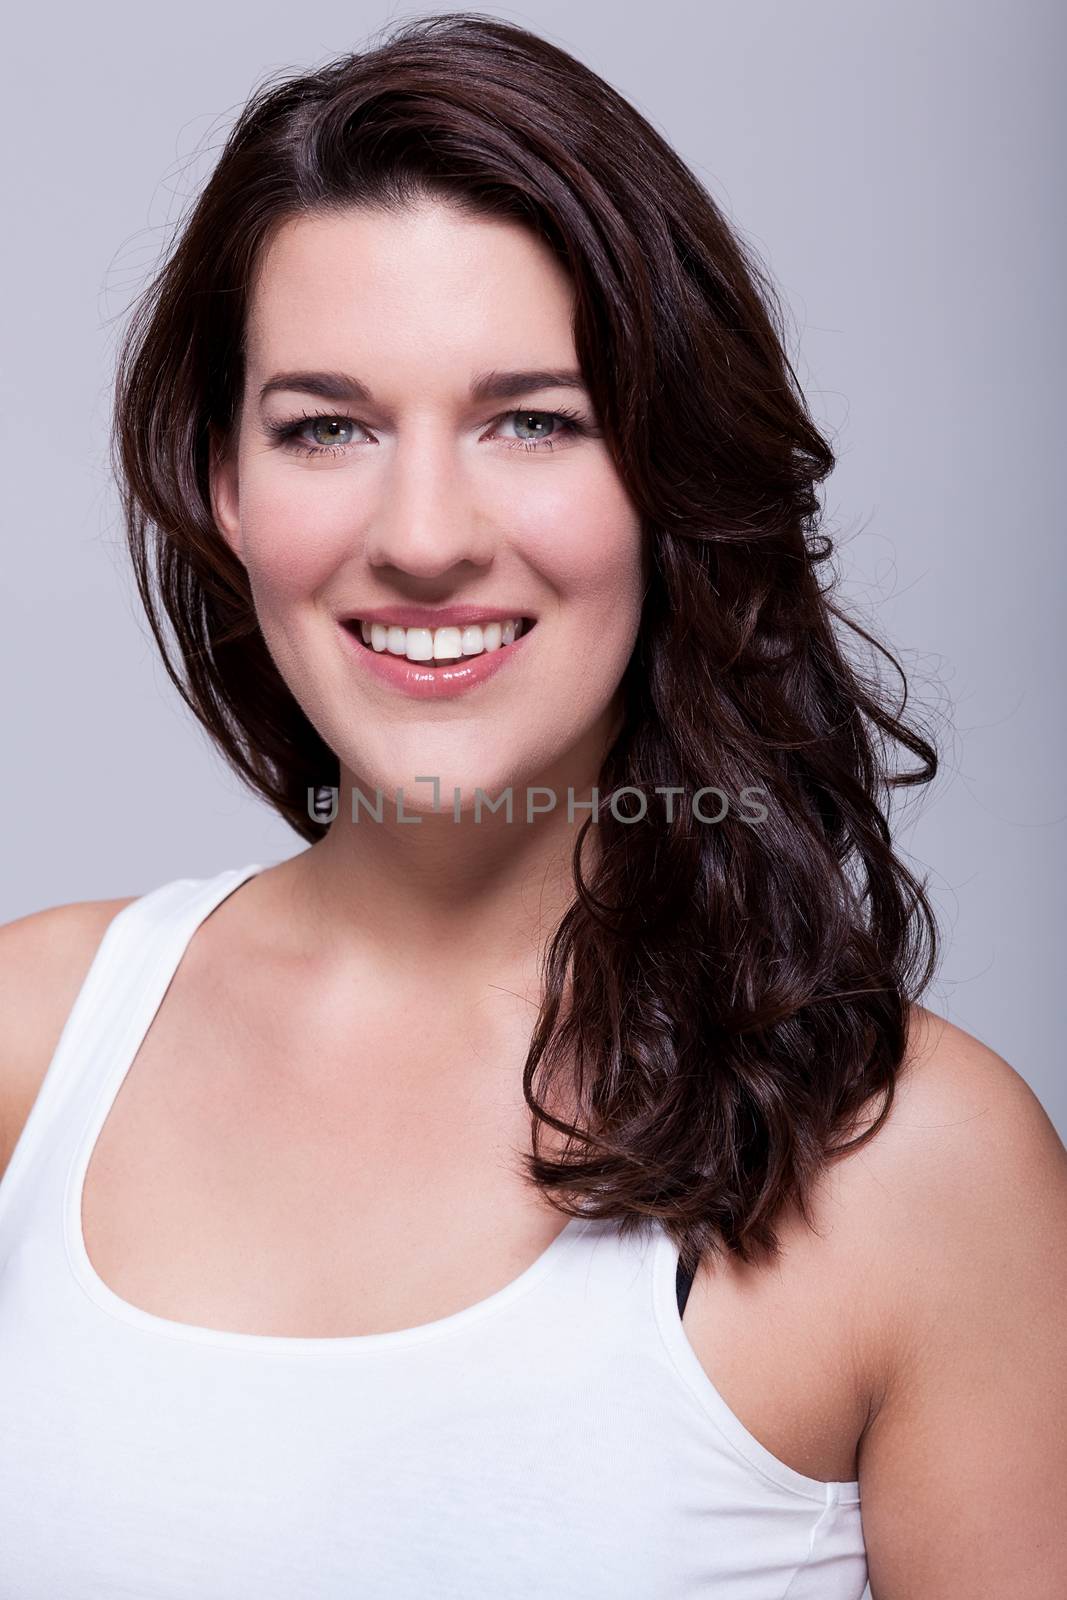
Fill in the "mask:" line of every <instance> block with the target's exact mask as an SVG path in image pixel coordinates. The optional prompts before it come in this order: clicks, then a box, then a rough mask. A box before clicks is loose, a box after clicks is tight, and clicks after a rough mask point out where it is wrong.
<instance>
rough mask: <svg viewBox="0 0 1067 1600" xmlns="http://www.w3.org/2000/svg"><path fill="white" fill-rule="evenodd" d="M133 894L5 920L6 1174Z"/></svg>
mask: <svg viewBox="0 0 1067 1600" xmlns="http://www.w3.org/2000/svg"><path fill="white" fill-rule="evenodd" d="M129 898H132V896H131V897H129ZM129 898H127V899H120V900H87V901H77V902H74V903H72V904H70V905H62V906H50V907H49V908H48V909H47V910H44V911H33V912H31V913H30V914H29V915H28V916H24V917H18V918H16V919H15V921H13V922H6V923H4V924H3V925H2V926H0V1178H2V1177H3V1174H4V1172H5V1171H6V1169H7V1165H8V1163H9V1161H10V1159H11V1156H12V1154H13V1152H14V1149H15V1146H16V1144H17V1143H18V1140H19V1137H20V1135H21V1133H22V1129H23V1127H24V1126H25V1124H26V1119H27V1117H28V1116H29V1114H30V1110H31V1108H32V1106H33V1102H34V1100H35V1099H36V1098H37V1093H38V1090H39V1089H40V1087H41V1082H42V1080H43V1078H44V1075H45V1072H46V1071H47V1070H48V1064H49V1062H50V1061H51V1059H52V1056H53V1055H54V1053H55V1048H56V1045H57V1044H58V1042H59V1036H60V1034H61V1033H62V1031H63V1026H64V1023H65V1022H66V1020H67V1017H68V1015H69V1013H70V1009H71V1007H72V1006H73V1004H74V1001H75V999H76V998H77V994H78V990H79V989H80V988H81V986H82V983H83V982H84V980H85V976H86V973H87V972H88V970H89V967H90V966H91V964H92V960H93V957H94V955H95V954H96V951H97V949H98V948H99V945H100V941H101V939H102V938H103V936H104V933H105V931H106V929H107V926H108V923H109V922H110V921H111V920H112V918H113V917H114V916H116V915H117V913H118V912H119V911H121V909H122V907H123V906H125V905H128V904H129Z"/></svg>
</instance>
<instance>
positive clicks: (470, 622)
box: [341, 605, 532, 629]
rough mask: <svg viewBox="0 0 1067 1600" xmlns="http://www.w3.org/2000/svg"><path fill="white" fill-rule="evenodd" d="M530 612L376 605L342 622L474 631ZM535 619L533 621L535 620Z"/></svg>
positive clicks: (349, 614) (499, 608)
mask: <svg viewBox="0 0 1067 1600" xmlns="http://www.w3.org/2000/svg"><path fill="white" fill-rule="evenodd" d="M529 616H530V612H528V611H523V609H522V608H521V606H520V607H515V606H510V607H506V606H476V605H468V606H437V607H430V606H400V605H397V606H372V607H368V608H367V609H366V610H363V611H346V612H345V613H344V614H343V616H342V617H341V621H342V622H357V621H358V622H381V623H385V624H389V623H393V624H394V625H395V626H396V627H398V628H430V629H433V628H470V627H475V626H477V625H478V624H479V623H482V622H509V621H517V620H518V619H519V618H521V617H529ZM531 620H532V619H531Z"/></svg>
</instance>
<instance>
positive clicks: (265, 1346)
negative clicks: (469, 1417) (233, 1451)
mask: <svg viewBox="0 0 1067 1600" xmlns="http://www.w3.org/2000/svg"><path fill="white" fill-rule="evenodd" d="M263 870H264V866H263V864H261V863H259V862H252V863H250V864H249V865H248V866H245V867H234V868H229V869H227V870H226V871H224V872H220V873H219V874H218V875H217V876H216V877H214V878H209V879H189V878H184V879H179V880H177V884H176V885H174V886H173V887H176V886H177V885H178V884H180V885H190V884H191V885H195V886H196V887H197V888H198V889H199V890H200V891H201V892H200V893H198V894H196V895H195V896H194V898H193V900H192V907H193V911H194V914H193V915H192V916H191V917H190V916H189V915H188V911H187V910H186V909H184V908H183V911H182V912H181V913H179V918H180V920H179V923H178V929H177V930H175V931H174V932H173V935H172V937H171V938H170V939H167V940H165V941H164V948H163V951H162V953H161V954H160V956H159V958H158V959H157V960H156V962H155V963H154V965H153V966H152V968H151V970H150V972H148V973H146V974H145V975H144V980H143V984H142V990H143V993H144V995H145V998H144V999H143V1001H142V1002H141V1003H139V1004H138V1005H137V1006H136V1007H135V1008H134V1011H133V1014H132V1015H131V1016H130V1018H129V1022H128V1025H127V1027H126V1029H125V1030H124V1032H123V1034H122V1038H121V1042H120V1046H119V1048H117V1049H116V1050H115V1055H114V1061H113V1062H112V1064H111V1066H110V1068H109V1070H108V1071H107V1073H106V1076H105V1078H104V1081H103V1083H102V1085H101V1087H100V1091H99V1093H98V1094H97V1095H96V1097H95V1099H94V1100H93V1104H92V1108H91V1110H90V1112H89V1115H88V1117H87V1118H86V1121H85V1123H84V1125H83V1127H82V1131H81V1134H80V1135H79V1138H78V1140H77V1143H76V1146H75V1152H74V1156H73V1159H72V1161H71V1163H70V1166H69V1168H68V1171H67V1181H66V1192H65V1199H64V1205H63V1244H64V1249H65V1253H66V1257H67V1263H68V1266H69V1268H70V1271H71V1273H72V1275H73V1277H74V1280H75V1282H76V1283H77V1284H78V1286H79V1288H80V1289H81V1290H82V1291H83V1292H84V1293H85V1295H87V1297H88V1298H89V1299H90V1300H91V1301H92V1302H93V1304H94V1305H96V1306H97V1307H98V1308H99V1309H100V1310H102V1311H105V1312H107V1313H108V1314H109V1315H111V1316H112V1317H115V1318H117V1319H119V1320H120V1321H122V1322H125V1323H127V1324H128V1325H130V1326H132V1327H135V1328H139V1329H141V1330H142V1331H143V1332H145V1333H149V1334H155V1335H157V1336H160V1337H163V1338H168V1339H177V1340H181V1341H183V1342H185V1343H190V1344H200V1345H210V1346H213V1347H215V1348H218V1349H231V1350H234V1351H240V1350H246V1351H252V1350H255V1351H259V1352H261V1353H263V1354H266V1355H270V1354H273V1355H295V1356H301V1357H308V1356H337V1355H341V1356H344V1357H345V1358H346V1359H349V1360H350V1359H351V1358H352V1357H353V1356H359V1355H361V1354H364V1355H372V1354H378V1353H386V1352H388V1351H390V1350H406V1349H409V1348H411V1347H412V1346H414V1345H419V1344H427V1343H432V1342H433V1341H435V1340H437V1339H442V1338H446V1337H448V1336H450V1335H452V1334H455V1333H461V1332H463V1331H465V1330H466V1329H468V1328H472V1327H474V1326H475V1325H476V1324H478V1323H480V1322H481V1321H483V1320H484V1319H485V1318H487V1317H490V1316H493V1315H495V1314H496V1313H498V1312H500V1311H503V1310H506V1309H507V1307H508V1306H510V1305H512V1304H513V1302H514V1301H516V1300H518V1299H519V1298H520V1297H521V1296H522V1295H524V1294H526V1293H528V1291H529V1290H531V1289H533V1288H534V1287H535V1286H536V1285H537V1284H538V1283H540V1282H541V1280H542V1279H543V1278H544V1277H545V1276H546V1275H547V1274H548V1273H549V1272H550V1271H551V1270H552V1269H553V1268H554V1267H555V1266H556V1264H557V1263H558V1262H559V1261H560V1259H561V1258H562V1257H563V1256H565V1254H566V1252H567V1250H568V1249H569V1248H570V1247H571V1246H572V1244H573V1242H574V1241H575V1240H576V1239H577V1238H578V1237H579V1235H580V1234H582V1233H583V1232H584V1231H585V1230H586V1229H587V1228H588V1227H589V1225H590V1221H591V1219H590V1218H588V1217H571V1218H569V1219H568V1221H567V1223H566V1224H565V1226H564V1227H563V1228H562V1229H561V1230H560V1231H559V1233H557V1234H556V1236H555V1238H554V1239H552V1240H551V1242H550V1243H549V1244H548V1245H547V1247H546V1248H545V1249H544V1250H542V1252H541V1253H540V1255H538V1256H537V1257H536V1258H535V1259H534V1260H533V1261H532V1262H531V1263H530V1265H529V1266H528V1267H526V1268H524V1269H523V1271H522V1272H520V1273H519V1275H518V1276H517V1277H515V1278H512V1279H511V1281H510V1282H509V1283H506V1284H504V1286H503V1287H502V1288H500V1289H496V1290H494V1292H493V1293H492V1294H490V1295H486V1296H485V1297H484V1298H483V1299H481V1300H477V1301H475V1302H474V1304H473V1305H469V1306H464V1307H462V1308H461V1309H460V1310H459V1311H453V1312H450V1313H449V1314H448V1315H447V1316H444V1317H435V1318H434V1319H433V1321H431V1322H422V1323H418V1324H416V1326H414V1327H411V1328H394V1329H390V1330H387V1331H385V1332H382V1333H352V1334H336V1335H334V1334H326V1335H309V1334H272V1333H243V1332H240V1331H237V1330H235V1329H228V1328H208V1327H205V1326H203V1325H202V1324H200V1323H194V1322H179V1321H176V1320H175V1319H173V1318H171V1317H161V1316H157V1315H156V1313H155V1312H152V1311H146V1310H144V1308H143V1307H141V1306H135V1305H134V1304H133V1302H132V1301H129V1300H124V1299H123V1298H122V1296H121V1295H119V1294H116V1293H115V1291H114V1290H113V1289H111V1288H110V1287H109V1286H108V1284H106V1283H105V1282H104V1280H103V1278H101V1276H100V1274H99V1273H98V1272H97V1270H96V1268H95V1267H94V1266H93V1264H92V1261H91V1260H90V1258H89V1252H88V1249H87V1248H86V1244H85V1235H84V1232H83V1230H82V1214H81V1209H82V1196H83V1193H84V1188H85V1181H86V1177H87V1174H88V1170H89V1163H90V1161H91V1160H92V1155H93V1151H94V1150H95V1148H96V1145H97V1142H98V1141H99V1138H100V1134H101V1133H102V1131H103V1127H104V1123H105V1122H106V1120H107V1117H108V1114H109V1113H110V1110H111V1108H112V1106H113V1105H114V1103H115V1100H116V1098H117V1096H118V1093H119V1091H120V1089H121V1088H122V1085H123V1083H124V1081H125V1079H126V1076H127V1074H128V1073H129V1071H130V1069H131V1067H132V1066H133V1063H134V1060H135V1059H136V1056H137V1053H138V1051H139V1049H140V1047H141V1044H142V1042H143V1040H144V1038H145V1037H146V1035H147V1033H148V1030H149V1028H150V1027H151V1025H152V1021H153V1019H154V1017H155V1015H156V1013H157V1011H158V1010H159V1007H160V1005H161V1004H162V1002H163V998H164V996H165V994H166V992H167V989H168V987H169V985H170V981H171V978H172V977H173V976H174V974H175V972H176V971H177V969H178V966H179V964H180V962H181V960H182V957H183V956H184V954H185V952H186V950H187V949H188V947H189V945H190V943H191V942H192V939H193V936H194V935H195V933H196V931H197V929H198V928H199V927H200V925H201V923H203V922H204V921H205V920H206V919H207V917H208V915H209V914H210V913H211V912H212V911H213V910H214V909H215V908H216V906H219V905H221V904H222V902H223V901H224V900H225V899H227V898H228V896H229V895H231V894H232V893H233V892H234V890H236V889H237V888H239V887H240V885H241V884H243V883H245V882H247V881H248V879H249V878H251V877H254V876H256V875H257V874H258V873H260V872H262V871H263ZM168 887H171V886H168ZM136 904H137V902H133V903H132V904H131V905H130V906H129V907H124V908H123V911H120V912H119V913H118V917H122V916H123V914H124V911H125V910H127V909H128V910H133V908H134V906H135V905H136ZM117 920H118V918H116V919H113V922H112V924H111V925H110V926H114V922H115V921H117ZM118 948H119V941H118V940H114V939H113V940H110V941H107V942H106V943H105V944H104V945H102V946H101V949H100V950H99V952H98V961H99V964H98V965H97V963H94V965H97V979H98V980H99V981H100V982H103V981H105V980H106V978H107V977H108V976H109V974H110V972H111V970H112V968H113V966H114V964H115V963H116V962H117V960H118V959H119V956H118ZM86 982H87V983H88V979H87V980H86Z"/></svg>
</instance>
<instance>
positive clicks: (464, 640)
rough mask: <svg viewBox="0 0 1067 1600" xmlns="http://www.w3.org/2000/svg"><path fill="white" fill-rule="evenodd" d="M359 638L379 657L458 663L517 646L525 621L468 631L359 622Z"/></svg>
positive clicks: (475, 628)
mask: <svg viewBox="0 0 1067 1600" xmlns="http://www.w3.org/2000/svg"><path fill="white" fill-rule="evenodd" d="M359 631H360V635H361V637H362V639H363V643H364V644H368V645H370V647H371V649H372V650H377V651H378V652H379V654H380V653H381V652H382V651H385V650H387V651H388V652H389V654H390V655H393V656H406V657H407V659H408V660H409V661H459V660H460V659H461V658H462V657H464V656H480V655H481V654H482V653H483V652H484V651H488V650H499V649H500V648H501V646H502V645H507V644H514V642H515V640H516V639H517V638H518V637H519V636H520V634H521V632H522V618H521V617H516V618H514V619H513V620H511V619H509V620H508V621H507V622H505V623H503V624H501V623H499V622H487V623H486V624H485V626H484V627H479V626H478V625H477V624H475V625H473V626H471V627H467V628H452V627H448V628H432V629H431V628H401V627H399V626H397V625H395V624H390V623H384V622H360V624H359Z"/></svg>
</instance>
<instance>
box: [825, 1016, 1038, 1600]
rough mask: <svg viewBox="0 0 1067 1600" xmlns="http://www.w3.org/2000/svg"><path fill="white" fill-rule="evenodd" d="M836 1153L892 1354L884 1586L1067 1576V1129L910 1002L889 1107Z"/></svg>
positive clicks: (880, 1340) (984, 1050)
mask: <svg viewBox="0 0 1067 1600" xmlns="http://www.w3.org/2000/svg"><path fill="white" fill-rule="evenodd" d="M840 1167H841V1174H840V1177H839V1179H838V1180H837V1181H838V1183H839V1186H840V1192H841V1193H842V1194H843V1195H845V1196H846V1197H847V1200H848V1202H849V1203H848V1204H847V1205H846V1206H845V1208H844V1213H843V1214H844V1215H845V1216H846V1217H847V1219H848V1220H846V1221H845V1223H844V1229H845V1232H846V1234H847V1235H850V1236H851V1240H852V1243H853V1245H854V1248H855V1252H856V1260H857V1261H859V1260H860V1259H862V1261H863V1263H864V1278H863V1287H864V1291H865V1300H866V1326H867V1330H868V1332H869V1335H870V1338H871V1345H870V1350H871V1353H872V1361H873V1368H872V1370H875V1371H877V1374H878V1382H877V1384H876V1385H875V1386H874V1387H875V1390H876V1392H873V1391H872V1399H873V1403H872V1408H871V1415H870V1419H869V1422H868V1425H867V1427H866V1429H865V1431H864V1435H863V1438H862V1440H861V1444H860V1451H859V1464H860V1481H861V1492H862V1495H863V1503H864V1529H865V1537H866V1539H867V1543H868V1558H869V1565H870V1573H871V1586H872V1589H873V1590H874V1591H875V1592H876V1593H877V1594H878V1595H879V1596H880V1597H883V1596H884V1597H885V1600H895V1597H896V1596H898V1595H899V1596H904V1595H911V1594H915V1593H937V1594H939V1595H943V1596H945V1597H947V1600H948V1597H954V1596H957V1595H958V1596H960V1597H961V1600H962V1597H963V1596H965V1595H971V1594H974V1593H977V1592H990V1593H993V1592H995V1593H1011V1592H1015V1593H1022V1592H1025V1593H1026V1594H1027V1595H1033V1596H1034V1600H1039V1597H1040V1600H1044V1597H1045V1596H1046V1595H1047V1596H1049V1600H1051V1596H1052V1595H1053V1594H1054V1593H1056V1594H1059V1593H1061V1592H1067V1545H1065V1543H1064V1536H1063V1532H1062V1530H1061V1527H1060V1519H1059V1515H1058V1511H1057V1508H1056V1505H1055V1501H1056V1498H1057V1494H1058V1493H1059V1492H1060V1491H1059V1490H1057V1485H1062V1482H1063V1480H1064V1475H1065V1472H1067V1445H1065V1441H1067V1382H1065V1364H1064V1359H1063V1351H1064V1340H1065V1336H1067V1323H1065V1313H1064V1309H1063V1308H1064V1306H1067V1152H1065V1150H1064V1146H1063V1143H1062V1141H1061V1140H1060V1138H1059V1136H1058V1134H1057V1132H1056V1130H1055V1128H1054V1127H1053V1125H1052V1123H1051V1121H1050V1119H1049V1117H1048V1115H1047V1113H1046V1112H1045V1110H1044V1108H1043V1106H1042V1105H1041V1103H1040V1101H1039V1100H1038V1098H1037V1096H1036V1095H1035V1094H1034V1092H1033V1090H1032V1089H1031V1088H1030V1087H1029V1085H1028V1084H1027V1083H1026V1081H1025V1079H1023V1078H1022V1076H1021V1075H1020V1074H1019V1073H1018V1072H1017V1071H1016V1070H1015V1069H1014V1068H1013V1067H1012V1066H1011V1065H1010V1064H1009V1063H1008V1062H1007V1061H1005V1060H1004V1058H1003V1057H1002V1056H1000V1055H998V1054H997V1052H996V1051H994V1050H992V1049H990V1048H989V1047H988V1046H987V1045H985V1044H983V1043H982V1042H981V1041H980V1040H978V1039H976V1038H974V1037H973V1036H972V1035H971V1034H969V1033H967V1032H965V1031H964V1030H963V1029H961V1028H959V1027H956V1026H955V1025H954V1024H952V1023H950V1022H948V1021H946V1020H945V1019H944V1018H943V1017H939V1016H937V1015H935V1014H934V1013H932V1012H929V1011H927V1010H925V1009H924V1008H922V1007H916V1008H915V1009H914V1011H913V1014H912V1021H911V1028H910V1039H909V1046H908V1051H907V1055H906V1059H905V1062H904V1064H903V1066H902V1069H901V1073H900V1077H899V1080H898V1086H897V1092H896V1095H895V1099H894V1104H893V1106H892V1108H891V1111H890V1115H889V1117H888V1118H887V1120H886V1122H885V1123H884V1124H883V1126H882V1127H881V1128H880V1129H879V1130H878V1132H877V1133H876V1134H875V1135H874V1136H873V1137H872V1139H871V1140H870V1141H869V1142H868V1143H867V1144H866V1145H864V1146H862V1147H861V1148H860V1149H858V1150H857V1151H855V1152H853V1153H851V1154H850V1155H848V1156H847V1157H845V1158H843V1159H842V1161H841V1163H840ZM861 1236H862V1239H861ZM1061 1584H1064V1585H1065V1589H1063V1590H1061V1588H1060V1585H1061Z"/></svg>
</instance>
